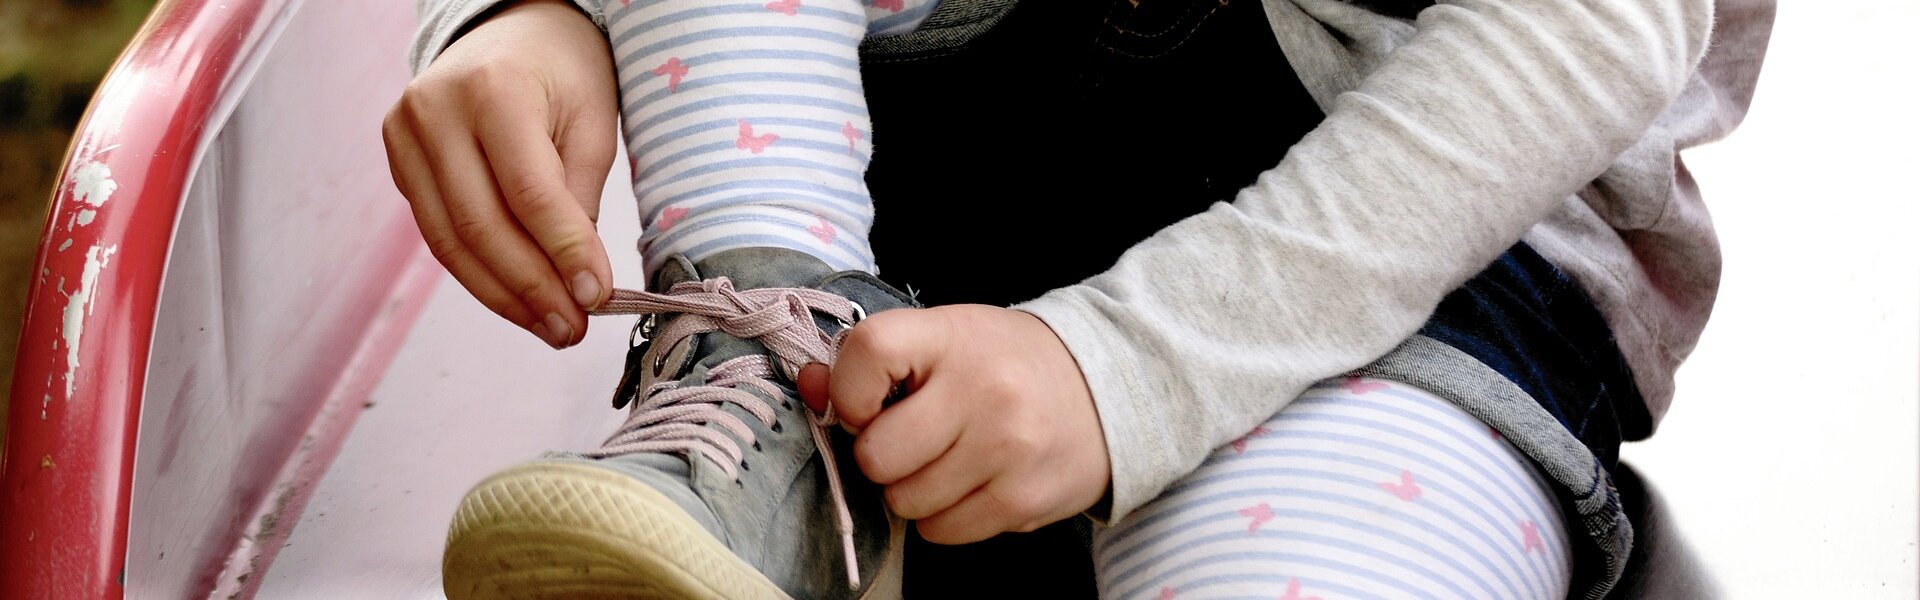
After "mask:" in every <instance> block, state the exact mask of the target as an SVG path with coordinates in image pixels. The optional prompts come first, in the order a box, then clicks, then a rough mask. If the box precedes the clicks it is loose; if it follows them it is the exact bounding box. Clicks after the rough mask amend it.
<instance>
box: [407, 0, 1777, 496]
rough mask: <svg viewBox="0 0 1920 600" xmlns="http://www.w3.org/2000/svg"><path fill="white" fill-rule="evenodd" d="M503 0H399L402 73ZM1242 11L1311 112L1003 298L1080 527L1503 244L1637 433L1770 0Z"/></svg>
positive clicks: (1662, 373)
mask: <svg viewBox="0 0 1920 600" xmlns="http://www.w3.org/2000/svg"><path fill="white" fill-rule="evenodd" d="M502 1H504V0H420V2H421V15H422V23H423V25H422V28H421V31H420V35H419V36H418V38H417V41H416V45H415V50H414V58H415V65H416V67H417V68H423V67H424V66H425V65H426V64H427V62H429V61H431V60H432V57H433V56H434V55H436V54H438V52H439V50H440V49H442V48H444V47H445V45H446V44H448V43H449V42H450V41H451V38H452V36H453V35H454V33H455V31H456V30H458V29H459V28H460V27H462V26H463V25H464V24H465V23H467V22H468V21H469V20H471V19H472V18H473V17H474V16H475V15H478V14H480V13H481V12H483V11H484V10H485V9H487V8H488V7H491V6H492V5H494V4H497V3H499V2H502ZM945 1H946V2H965V1H968V0H945ZM576 2H579V3H581V4H582V7H583V8H587V9H588V13H589V14H596V15H597V14H599V12H600V11H599V10H598V6H596V5H597V4H599V3H600V0H576ZM1265 4H1266V8H1267V12H1268V16H1269V20H1270V21H1271V23H1272V25H1273V26H1274V30H1275V34H1276V36H1277V37H1278V39H1279V41H1280V44H1281V46H1282V48H1283V49H1284V50H1285V52H1286V55H1287V56H1288V59H1289V60H1290V61H1291V62H1292V63H1293V64H1292V67H1293V71H1294V73H1295V74H1297V75H1298V76H1299V77H1300V78H1301V80H1302V81H1304V82H1305V83H1306V85H1307V88H1308V90H1309V91H1310V92H1312V93H1313V95H1314V97H1315V99H1316V100H1317V101H1318V103H1319V104H1320V105H1321V107H1322V108H1323V109H1324V111H1325V112H1326V115H1327V116H1326V120H1325V121H1324V122H1322V123H1321V125H1320V126H1319V128H1318V129H1316V130H1314V131H1313V132H1312V133H1310V134H1309V135H1307V136H1306V137H1305V138H1304V139H1302V140H1301V141H1300V142H1299V143H1298V144H1295V145H1294V146H1293V148H1292V149H1291V150H1290V151H1289V152H1288V154H1287V156H1286V158H1285V159H1284V160H1283V161H1282V162H1281V163H1280V164H1279V165H1278V166H1276V167H1274V168H1273V169H1272V170H1270V171H1268V172H1266V173H1265V174H1263V175H1261V176H1260V178H1259V180H1258V181H1257V182H1255V183H1254V185H1253V186H1251V187H1248V188H1247V189H1245V190H1243V191H1241V192H1240V193H1239V195H1238V197H1236V198H1235V199H1234V200H1233V201H1232V202H1225V203H1218V204H1215V205H1213V206H1212V207H1211V208H1210V209H1209V210H1207V211H1206V212H1204V213H1201V214H1198V215H1195V216H1193V217H1190V218H1187V219H1185V220H1182V221H1180V222H1179V223H1176V224H1174V225H1172V226H1169V227H1167V228H1165V229H1163V230H1161V231H1160V232H1158V233H1156V234H1155V235H1153V236H1152V237H1150V238H1148V239H1147V240H1145V241H1142V242H1141V243H1139V244H1138V245H1136V246H1134V247H1133V248H1132V249H1130V250H1129V251H1127V252H1126V253H1125V254H1124V255H1122V256H1121V257H1120V259H1119V261H1118V262H1117V263H1116V264H1115V265H1114V267H1113V268H1112V269H1111V270H1109V271H1107V272H1105V273H1103V274H1100V275H1098V276H1095V277H1093V278H1091V279H1088V280H1087V281H1085V282H1082V283H1080V284H1077V285H1073V286H1069V287H1066V288H1061V289H1058V290H1054V291H1052V292H1049V293H1048V294H1046V295H1044V296H1042V297H1040V298H1038V299H1035V300H1032V301H1030V302H1027V303H1024V304H1021V305H1018V306H1016V307H1015V308H1018V309H1020V310H1024V311H1027V312H1030V313H1032V314H1034V315H1036V316H1038V317H1040V318H1041V319H1042V320H1044V321H1046V323H1047V324H1048V325H1049V326H1051V327H1052V328H1053V330H1054V331H1055V332H1056V333H1057V334H1059V336H1060V338H1061V339H1062V340H1063V341H1065V343H1066V345H1067V347H1068V349H1069V350H1070V351H1071V352H1072V353H1073V355H1074V358H1075V359H1076V360H1077V361H1078V362H1079V365H1080V369H1081V371H1082V373H1083V374H1084V375H1085V376H1086V379H1087V383H1088V385H1089V386H1090V387H1091V388H1092V391H1093V396H1094V403H1095V405H1096V407H1097V409H1098V411H1099V415H1100V420H1101V427H1102V429H1103V431H1104V433H1105V435H1106V440H1107V447H1108V451H1109V453H1110V458H1111V463H1112V495H1111V498H1110V500H1111V504H1110V505H1108V506H1106V507H1104V508H1107V509H1108V510H1106V511H1102V512H1104V513H1105V514H1101V515H1098V516H1100V517H1103V518H1107V519H1118V518H1121V517H1123V516H1125V515H1126V514H1127V513H1129V512H1131V511H1132V510H1134V509H1135V508H1138V507H1139V506H1140V505H1141V504H1144V503H1145V502H1146V501H1148V500H1150V499H1152V498H1153V497H1154V496H1156V495H1158V494H1159V493H1160V491H1161V490H1163V489H1165V488H1166V487H1167V486H1168V485H1170V484H1172V483H1173V482H1175V481H1176V480H1178V479H1179V478H1180V477H1182V476H1184V475H1186V474H1187V473H1189V472H1191V471H1192V470H1193V469H1194V468H1196V467H1197V466H1198V465H1199V464H1200V462H1201V461H1202V460H1204V459H1205V457H1206V456H1207V455H1208V454H1209V453H1211V452H1212V451H1213V449H1215V448H1217V447H1220V446H1222V445H1224V444H1226V443H1227V442H1229V441H1231V440H1233V439H1234V438H1236V437H1239V436H1240V435H1241V434H1243V433H1245V432H1246V431H1248V430H1250V429H1252V428H1253V427H1254V426H1255V425H1258V424H1260V423H1261V422H1263V421H1265V420H1266V419H1267V418H1269V417H1271V416H1272V415H1273V414H1274V413H1276V412H1278V411H1279V410H1280V409H1281V408H1283V407H1285V406H1286V405H1287V403H1288V402H1291V401H1292V399H1293V398H1294V397H1296V396H1297V395H1299V393H1300V392H1301V391H1303V390H1305V389H1306V388H1307V387H1308V386H1310V385H1312V384H1313V383H1315V382H1317V381H1320V380H1323V379H1327V378H1330V377H1336V376H1339V375H1341V374H1344V373H1346V372H1348V371H1352V370H1354V369H1357V368H1360V367H1362V366H1365V365H1367V364H1368V363H1369V362H1371V361H1373V360H1374V359H1376V358H1379V357H1381V356H1382V355H1384V354H1386V353H1387V352H1388V351H1390V350H1392V349H1393V348H1394V347H1395V346H1397V345H1398V344H1399V343H1400V342H1401V341H1403V340H1405V339H1407V338H1408V337H1409V336H1412V335H1413V334H1414V332H1415V331H1417V330H1418V329H1419V328H1420V326H1421V325H1422V324H1423V323H1425V321H1426V320H1427V318H1428V316H1430V315H1431V313H1432V312H1433V310H1434V308H1435V307H1436V306H1438V304H1439V302H1440V300H1441V298H1442V297H1443V296H1445V295H1446V294H1447V293H1449V292H1451V291H1452V290H1454V289H1455V288H1457V287H1459V286H1460V285H1461V284H1462V283H1464V282H1465V281H1466V280H1467V279H1468V278H1469V277H1471V276H1472V275H1473V274H1474V273H1477V272H1479V271H1480V270H1481V269H1482V268H1484V267H1485V266H1486V265H1487V264H1488V263H1489V262H1491V261H1492V260H1493V259H1494V258H1496V257H1497V256H1498V255H1499V254H1500V253H1501V252H1502V251H1504V250H1506V249H1507V248H1508V247H1510V246H1512V245H1513V244H1514V243H1515V242H1518V241H1521V240H1525V241H1527V242H1528V243H1529V244H1530V245H1532V246H1533V247H1534V248H1535V249H1537V250H1538V251H1540V252H1541V254H1543V255H1544V256H1546V257H1547V258H1548V259H1549V260H1551V261H1553V262H1554V264H1555V265H1557V266H1559V267H1560V268H1562V269H1563V270H1565V271H1567V272H1568V273H1569V274H1570V275H1572V276H1573V277H1574V278H1575V279H1576V280H1577V281H1579V282H1580V283H1581V285H1582V286H1583V287H1584V288H1585V290H1586V291H1587V293H1588V294H1589V295H1591V296H1592V297H1593V298H1594V300H1595V303H1596V304H1597V306H1598V307H1599V309H1600V311H1601V313H1602V314H1603V315H1604V316H1605V317H1606V318H1607V320H1608V322H1609V324H1610V325H1611V326H1612V329H1613V331H1614V334H1615V336H1616V338H1617V343H1618V344H1619V346H1620V349H1621V351H1622V352H1623V354H1624V355H1625V356H1626V358H1627V360H1628V363H1629V365H1630V367H1631V368H1632V369H1633V374H1634V378H1635V381H1636V383H1637V384H1638V385H1639V388H1640V393H1641V395H1642V396H1643V397H1644V398H1645V399H1646V401H1647V403H1648V409H1649V412H1650V413H1651V414H1652V415H1653V416H1654V418H1655V420H1656V421H1657V420H1658V419H1659V417H1660V416H1661V415H1662V414H1663V413H1665V411H1666V408H1667V405H1668V403H1669V402H1670V401H1671V399H1672V397H1673V375H1674V371H1675V369H1676V368H1677V367H1678V366H1679V364H1680V361H1681V360H1682V359H1684V358H1685V357H1686V355H1687V354H1688V353H1689V352H1691V351H1692V349H1693V346H1694V344H1695V342H1696V340H1697V339H1698V338H1699V334H1700V331H1701V329H1702V328H1703V327H1704V326H1705V323H1706V319H1707V316H1708V313H1709V312H1710V311H1711V308H1712V305H1713V299H1714V293H1715V290H1716V288H1717V287H1718V283H1719V273H1720V254H1719V249H1718V244H1717V242H1716V241H1715V239H1714V235H1713V229H1712V224H1711V221H1710V219H1709V217H1708V215H1707V212H1706V209H1705V207H1704V205H1703V204H1702V203H1701V200H1700V196H1699V193H1698V190H1697V188H1696V187H1695V186H1694V182H1693V180H1692V178H1691V177H1690V176H1689V175H1688V173H1687V171H1686V168H1685V165H1684V164H1683V163H1682V162H1681V161H1680V157H1679V154H1678V153H1679V151H1680V150H1681V149H1683V148H1687V147H1691V146H1694V145H1698V144H1701V143H1705V142H1708V141H1712V140H1714V139H1717V138H1719V137H1721V136H1723V135H1725V134H1726V133H1727V132H1729V131H1731V130H1732V129H1733V127H1734V126H1735V125H1737V124H1738V123H1739V121H1740V120H1741V118H1742V117H1743V116H1744V115H1745V112H1746V107H1747V105H1748V102H1749V100H1750V99H1751V97H1752V94H1753V86H1754V81H1755V79H1756V77H1757V75H1758V71H1759V67H1760V59H1761V56H1762V55H1763V54H1764V52H1765V48H1766V40H1767V35H1768V33H1769V31H1770V29H1771V24H1772V18H1773V2H1772V0H1724V1H1722V2H1719V3H1718V4H1717V5H1716V3H1715V2H1713V1H1712V0H1611V1H1576V0H1555V1H1552V2H1530V1H1520V0H1446V1H1443V2H1441V3H1440V4H1439V5H1438V6H1435V7H1433V8H1430V9H1427V10H1425V11H1423V12H1421V13H1420V15H1419V17H1418V19H1417V20H1415V21H1406V20H1402V19H1396V18H1392V17H1387V16H1383V15H1379V14H1375V13H1373V12H1370V11H1368V10H1366V9H1364V8H1361V7H1359V6H1356V5H1354V4H1349V3H1347V2H1344V1H1342V0H1265ZM1710 38H1711V43H1709V40H1710ZM1709 48H1711V52H1709ZM1288 75H1289V74H1288V73H1286V72H1285V71H1284V70H1279V69H1276V70H1275V72H1274V73H1273V76H1274V77H1286V76H1288Z"/></svg>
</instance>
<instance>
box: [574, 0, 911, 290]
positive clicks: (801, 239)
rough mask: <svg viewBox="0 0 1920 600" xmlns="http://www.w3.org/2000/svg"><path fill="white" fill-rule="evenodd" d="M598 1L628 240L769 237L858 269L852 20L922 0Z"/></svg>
mask: <svg viewBox="0 0 1920 600" xmlns="http://www.w3.org/2000/svg"><path fill="white" fill-rule="evenodd" d="M868 1H869V2H871V5H870V6H863V5H862V3H861V2H859V1H857V0H774V1H772V2H767V1H765V0H631V1H629V0H609V1H608V2H607V4H606V13H607V14H606V17H607V18H606V23H607V34H608V36H609V38H610V39H611V40H612V43H613V51H614V58H615V64H616V65H617V71H618V76H619V81H620V103H621V116H622V119H623V123H622V128H623V134H624V136H625V138H626V142H627V153H628V156H629V157H631V160H632V161H633V164H632V166H633V187H634V195H635V197H636V198H638V200H639V205H640V216H641V225H642V234H641V237H640V253H641V255H642V257H644V259H645V264H646V271H647V273H649V274H651V273H652V272H653V271H654V270H655V269H657V268H658V267H659V266H660V265H661V264H663V263H664V261H665V260H666V259H667V257H669V256H671V255H673V254H686V255H687V256H688V257H689V258H691V259H694V260H698V259H699V258H701V257H705V256H709V255H712V254H714V253H716V252H720V251H723V250H728V249H732V248H740V247H748V246H774V247H782V248H790V249H794V250H799V251H802V252H806V253H808V254H811V255H813V256H815V257H818V258H820V259H821V260H823V261H825V262H826V263H827V264H829V265H831V266H833V267H834V268H837V269H860V270H866V271H872V270H874V258H873V249H872V248H871V247H870V246H869V245H868V243H867V232H868V230H869V229H870V228H871V227H872V225H873V200H872V198H871V197H869V196H868V194H867V187H866V183H865V181H864V176H865V173H866V168H867V163H868V161H869V159H870V158H871V156H872V151H873V146H872V135H871V131H872V124H871V122H870V120H869V118H868V115H867V105H866V98H865V97H864V94H863V91H862V88H861V85H860V64H859V53H858V50H859V44H860V40H861V38H862V37H864V36H866V35H892V34H897V33H904V32H908V31H912V30H913V28H915V27H917V26H918V25H919V23H920V22H921V21H923V20H925V18H926V17H927V15H929V14H931V13H932V12H933V9H934V7H935V5H936V4H937V0H868Z"/></svg>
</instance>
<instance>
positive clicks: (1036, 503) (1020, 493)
mask: <svg viewBox="0 0 1920 600" xmlns="http://www.w3.org/2000/svg"><path fill="white" fill-rule="evenodd" d="M986 494H987V497H988V498H990V499H991V500H992V502H993V503H994V504H995V505H997V506H999V507H1000V509H1001V510H1002V512H1004V513H1005V514H1006V516H1008V517H1011V518H1012V519H1015V520H1018V521H1022V522H1024V521H1028V520H1031V519H1033V518H1034V517H1036V516H1038V515H1039V514H1040V512H1041V511H1042V510H1044V509H1043V506H1044V505H1043V504H1042V503H1041V499H1040V496H1039V494H1037V493H1034V492H1032V491H1027V490H1008V489H1005V488H1004V487H1001V488H988V489H987V490H986Z"/></svg>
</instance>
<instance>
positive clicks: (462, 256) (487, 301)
mask: <svg viewBox="0 0 1920 600" xmlns="http://www.w3.org/2000/svg"><path fill="white" fill-rule="evenodd" d="M384 138H385V142H386V148H387V166H388V168H389V169H390V170H391V171H392V172H393V181H394V185H395V187H398V188H399V189H400V194H401V195H403V196H406V197H407V199H408V205H409V206H411V207H412V210H413V220H414V222H415V224H416V225H417V226H418V227H419V229H420V235H421V237H422V238H423V239H425V240H426V243H427V248H428V249H429V250H430V251H432V252H433V257H434V258H435V259H436V260H439V261H440V264H441V265H442V266H444V267H446V269H447V272H448V273H450V274H452V275H453V278H454V280H455V281H458V282H460V285H461V286H462V287H465V288H466V289H467V291H468V292H469V293H471V294H473V297H474V298H475V299H477V300H479V301H480V303H481V304H482V305H485V306H486V307H487V309H488V310H491V311H493V312H494V314H497V315H500V316H501V317H502V318H504V319H506V320H508V321H510V322H512V323H513V324H514V325H518V326H520V328H521V329H532V328H533V327H534V326H536V325H540V319H539V318H538V317H536V316H535V314H534V313H533V311H531V310H528V309H527V306H526V305H525V304H522V303H521V302H520V299H519V298H516V297H514V296H513V294H511V293H509V292H508V291H507V288H506V287H505V286H502V285H501V284H500V281H499V280H498V279H495V278H494V276H493V272H491V271H488V270H487V268H486V266H485V265H482V264H480V262H479V261H478V260H476V259H474V258H473V255H472V254H470V253H468V252H467V249H466V246H465V245H463V244H461V243H460V239H459V237H457V236H455V235H454V234H453V228H452V225H451V224H449V223H448V221H447V214H446V210H445V209H444V208H443V207H442V206H441V205H440V202H441V199H440V194H439V191H438V190H436V189H435V188H434V182H433V173H432V169H431V168H430V167H428V166H427V158H426V155H425V154H424V153H422V152H421V151H420V147H419V144H418V143H417V142H416V141H415V140H414V138H413V135H412V134H411V133H408V132H406V131H405V130H404V128H400V127H394V128H389V130H388V131H387V133H386V135H385V136H384ZM543 327H544V326H543ZM539 334H540V332H535V335H539ZM541 341H542V342H546V339H545V336H542V339H541Z"/></svg>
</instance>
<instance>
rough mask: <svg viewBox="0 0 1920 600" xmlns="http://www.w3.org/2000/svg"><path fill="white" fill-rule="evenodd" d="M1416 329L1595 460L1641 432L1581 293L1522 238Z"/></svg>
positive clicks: (1615, 453)
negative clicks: (1464, 358)
mask: <svg viewBox="0 0 1920 600" xmlns="http://www.w3.org/2000/svg"><path fill="white" fill-rule="evenodd" d="M1420 333H1421V334H1422V335H1425V336H1427V337H1430V338H1433V339H1435V340H1439V341H1440V342H1442V343H1445V344H1447V345H1448V346H1452V347H1454V348H1455V349H1457V350H1459V351H1461V352H1464V353H1466V354H1467V355H1468V356H1472V357H1473V358H1474V359H1476V360H1479V361H1480V362H1481V363H1483V364H1485V365H1487V366H1488V367H1491V368H1492V369H1493V370H1495V371H1499V372H1500V374H1501V375H1504V376H1506V378H1507V379H1508V380H1510V381H1512V382H1513V383H1514V385H1517V386H1520V389H1522V390H1525V391H1526V392H1527V395H1530V396H1533V399H1534V400H1535V401H1537V402H1539V403H1540V406H1541V407H1542V408H1545V409H1547V412H1549V413H1553V416H1554V418H1556V419H1558V420H1559V421H1560V424H1561V425H1565V426H1566V427H1567V431H1570V432H1572V433H1573V435H1574V437H1576V438H1579V439H1580V442H1581V443H1583V444H1585V445H1586V446H1587V448H1588V449H1590V450H1592V451H1593V455H1594V456H1595V457H1598V458H1599V459H1600V461H1601V463H1602V464H1605V465H1606V466H1607V468H1609V469H1611V468H1613V466H1614V465H1615V464H1616V463H1617V462H1618V461H1619V458H1620V443H1621V442H1622V441H1624V440H1629V439H1640V438H1644V437H1646V436H1647V435H1648V434H1649V433H1651V432H1650V431H1649V428H1650V425H1651V422H1652V421H1651V418H1650V416H1649V415H1648V413H1647V403H1646V402H1645V401H1643V400H1642V399H1641V398H1640V392H1639V390H1638V389H1637V388H1635V387H1634V384H1633V374H1632V372H1631V371H1629V370H1628V369H1627V364H1626V359H1625V358H1623V357H1622V356H1621V355H1620V350H1619V348H1618V347H1617V346H1615V345H1614V343H1613V332H1612V330H1610V329H1608V328H1607V322H1606V320H1605V319H1604V318H1602V317H1601V316H1600V311H1599V310H1597V309H1595V308H1594V306H1593V301H1592V300H1590V299H1588V298H1587V295H1586V292H1584V291H1582V290H1581V289H1580V286H1579V285H1578V284H1577V283H1576V282H1574V281H1573V280H1572V279H1571V278H1569V277H1567V275H1566V273H1564V272H1561V271H1560V269H1558V268H1555V267H1554V266H1553V264H1552V263H1549V262H1547V259H1545V258H1542V257H1541V256H1540V254H1539V253H1537V252H1534V250H1533V248H1531V247H1528V246H1527V245H1526V244H1524V243H1522V244H1517V245H1515V246H1514V247H1513V248H1512V249H1510V250H1508V251H1507V252H1506V253H1505V254H1502V255H1500V258H1499V259H1498V260H1495V261H1493V264H1491V265H1488V266H1487V269H1486V270H1485V271H1481V272H1480V274H1479V275H1475V276H1474V277H1473V279H1470V280H1468V281H1467V283H1466V284H1464V285H1462V286H1460V289H1458V290H1455V291H1454V292H1453V293H1451V294H1448V295H1447V297H1446V299H1444V300H1442V301H1441V302H1440V306H1439V307H1438V308H1437V309H1435V310H1434V313H1433V316H1432V317H1431V318H1429V319H1428V321H1427V324H1426V326H1424V327H1422V328H1421V329H1420Z"/></svg>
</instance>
